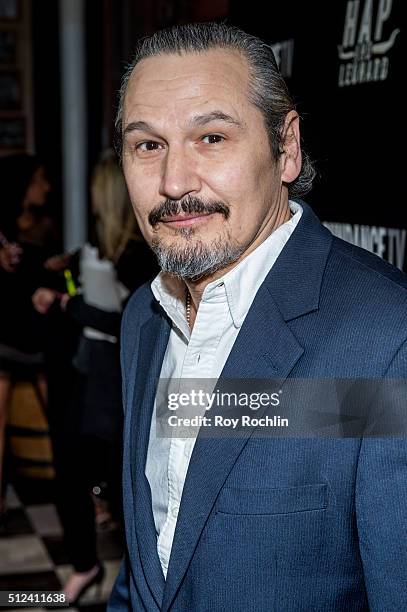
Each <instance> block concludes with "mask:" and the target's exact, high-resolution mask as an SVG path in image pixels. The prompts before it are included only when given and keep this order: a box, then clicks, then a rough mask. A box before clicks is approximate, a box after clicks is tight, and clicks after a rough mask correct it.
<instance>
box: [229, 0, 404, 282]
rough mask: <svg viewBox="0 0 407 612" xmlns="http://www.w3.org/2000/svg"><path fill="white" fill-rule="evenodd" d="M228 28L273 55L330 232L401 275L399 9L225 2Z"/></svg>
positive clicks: (380, 3) (361, 2)
mask: <svg viewBox="0 0 407 612" xmlns="http://www.w3.org/2000/svg"><path fill="white" fill-rule="evenodd" d="M230 9H231V10H230V17H231V21H232V23H234V24H236V25H239V26H241V27H243V28H244V29H246V30H247V31H249V32H251V33H253V34H256V35H258V36H261V37H262V38H263V39H264V40H265V41H267V42H268V43H269V44H271V45H272V46H273V49H274V53H275V55H276V58H277V61H278V62H279V65H280V69H281V71H282V73H283V75H284V77H285V78H286V80H287V83H288V85H289V88H290V90H291V92H292V93H293V95H294V98H295V100H296V102H297V108H298V111H299V113H300V115H301V117H302V120H303V122H302V135H303V145H304V148H306V149H307V150H308V151H309V153H310V155H311V157H312V159H313V160H314V161H315V163H316V167H317V171H318V178H317V181H316V183H315V187H314V189H313V191H312V192H311V193H310V194H309V195H308V196H307V198H306V199H307V200H308V202H309V203H310V204H311V205H312V206H313V208H314V210H315V211H316V212H317V214H318V216H319V217H320V219H321V220H323V221H324V223H325V224H326V225H327V227H329V229H330V230H331V231H332V232H333V233H334V234H336V235H338V236H340V237H341V238H344V239H345V240H347V241H349V242H352V243H354V244H357V245H359V246H362V247H364V248H366V249H368V250H370V251H372V252H374V253H376V254H377V255H379V256H380V257H382V258H383V259H385V260H387V261H389V262H391V263H392V264H394V265H396V266H398V267H399V268H401V269H404V270H405V271H406V270H407V248H406V247H407V244H406V237H407V214H406V209H407V194H406V192H407V185H406V176H407V172H406V165H407V142H406V138H407V125H406V114H407V102H406V97H405V95H404V94H403V90H404V81H405V80H406V76H407V69H406V60H407V55H406V50H407V48H406V35H407V31H406V25H407V19H406V16H407V2H406V1H405V0H331V1H327V0H325V1H322V0H308V1H307V0H302V1H301V0H298V1H296V0H292V1H291V2H290V1H289V0H286V1H285V2H281V1H270V0H269V1H268V2H266V3H264V0H263V2H260V1H257V0H252V1H250V2H242V1H240V0H231V5H230Z"/></svg>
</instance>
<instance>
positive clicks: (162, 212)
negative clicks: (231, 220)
mask: <svg viewBox="0 0 407 612" xmlns="http://www.w3.org/2000/svg"><path fill="white" fill-rule="evenodd" d="M182 212H184V213H188V214H191V213H198V214H208V215H209V214H212V213H220V214H221V215H223V216H224V217H225V219H227V218H228V217H229V214H230V208H229V206H228V205H227V204H225V203H224V202H221V201H216V200H215V201H212V202H204V201H203V200H201V199H200V198H197V197H196V196H187V197H186V198H185V199H184V200H171V199H169V198H167V199H166V200H164V202H161V204H158V205H157V206H156V207H155V208H153V210H152V211H151V212H150V214H149V215H148V221H149V223H150V225H152V227H154V226H155V225H157V223H159V222H160V221H161V220H162V219H164V218H165V217H172V216H175V215H179V214H181V213H182Z"/></svg>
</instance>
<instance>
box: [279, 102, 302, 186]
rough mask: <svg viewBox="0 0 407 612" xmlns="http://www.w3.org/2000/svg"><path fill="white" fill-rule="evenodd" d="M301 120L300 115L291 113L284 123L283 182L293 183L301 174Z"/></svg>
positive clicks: (282, 147) (282, 148) (282, 149)
mask: <svg viewBox="0 0 407 612" xmlns="http://www.w3.org/2000/svg"><path fill="white" fill-rule="evenodd" d="M301 162H302V156H301V146H300V118H299V116H298V113H297V112H295V111H294V110H293V111H290V112H289V113H287V116H286V118H285V121H284V128H283V138H282V144H281V159H280V163H281V180H282V182H283V183H292V182H293V181H295V179H296V178H297V176H298V175H299V173H300V172H301Z"/></svg>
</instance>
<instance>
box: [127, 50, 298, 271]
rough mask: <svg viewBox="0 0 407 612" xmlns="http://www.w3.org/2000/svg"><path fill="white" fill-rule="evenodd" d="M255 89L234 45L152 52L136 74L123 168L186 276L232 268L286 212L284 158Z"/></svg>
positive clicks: (168, 258)
mask: <svg viewBox="0 0 407 612" xmlns="http://www.w3.org/2000/svg"><path fill="white" fill-rule="evenodd" d="M248 88H249V73H248V67H247V63H246V61H245V60H244V59H243V58H242V57H241V56H240V54H238V53H236V52H233V51H230V50H229V51H228V50H217V49H215V50H211V51H207V52H205V53H201V54H193V53H191V54H185V55H182V56H178V55H160V56H156V57H152V58H148V59H145V60H142V61H141V62H140V64H138V65H137V66H136V68H135V70H134V72H133V74H132V76H131V79H130V82H129V85H128V89H127V93H126V97H125V101H124V110H123V130H124V143H123V167H124V173H125V177H126V181H127V185H128V189H129V193H130V198H131V201H132V205H133V208H134V211H135V214H136V217H137V220H138V223H139V225H140V228H141V231H142V233H143V235H144V237H145V238H146V240H147V242H148V243H149V244H150V245H151V246H152V247H153V249H154V250H155V251H156V252H157V253H158V254H159V255H160V261H161V264H162V265H163V266H164V268H166V267H167V268H168V271H172V272H175V273H177V272H178V273H179V276H183V277H185V278H194V277H197V276H205V274H206V275H207V274H209V273H211V272H214V271H215V270H216V269H222V270H225V269H227V267H228V265H230V264H231V263H232V262H235V261H237V260H239V259H240V258H242V257H243V256H245V255H246V254H248V253H249V252H250V251H252V250H253V249H254V248H255V247H256V246H258V244H260V243H261V242H262V241H263V240H264V239H265V238H266V237H267V236H268V235H269V234H270V233H271V231H272V230H273V227H274V225H275V222H276V219H277V218H278V216H279V215H281V208H282V206H283V200H284V198H283V197H282V193H283V194H284V195H285V197H286V192H285V191H284V190H282V179H281V170H280V165H279V164H278V163H276V162H275V160H274V159H273V158H272V155H271V150H270V145H269V140H268V135H267V132H266V129H265V124H264V119H263V116H262V114H261V112H260V111H259V110H258V109H257V108H256V107H255V106H254V105H253V104H252V103H251V102H250V101H249V99H248ZM163 262H164V263H163ZM168 262H169V263H168ZM191 262H192V263H191ZM194 262H195V263H194ZM167 264H168V265H167ZM171 266H173V267H172V268H171Z"/></svg>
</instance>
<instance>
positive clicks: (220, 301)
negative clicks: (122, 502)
mask: <svg viewBox="0 0 407 612" xmlns="http://www.w3.org/2000/svg"><path fill="white" fill-rule="evenodd" d="M290 209H291V212H292V213H293V216H292V217H291V218H290V219H289V220H288V221H287V222H286V223H284V224H283V225H280V227H278V228H277V229H276V230H275V231H274V232H273V233H272V234H271V235H270V236H269V237H268V238H267V239H266V240H265V241H264V242H262V243H261V244H260V245H259V246H258V247H257V248H256V249H255V250H254V251H252V253H250V254H249V255H248V256H247V257H245V258H244V259H243V260H242V261H241V262H240V263H239V264H238V265H237V266H235V267H234V268H233V269H232V270H230V271H229V272H227V273H226V274H225V275H224V276H223V277H222V278H219V279H217V280H215V281H213V282H212V283H209V284H208V285H207V286H206V287H205V290H204V292H203V295H202V299H201V301H200V303H199V308H198V312H197V315H196V319H195V323H194V327H193V330H192V332H190V330H189V327H188V324H187V321H186V316H185V314H186V313H185V285H184V283H183V282H181V281H179V280H177V279H174V278H170V277H169V276H168V275H167V274H164V273H163V272H160V274H158V276H157V277H156V278H155V279H154V281H153V282H152V284H151V289H152V292H153V294H154V296H155V298H156V299H157V300H158V302H159V303H160V305H161V306H162V308H163V309H164V310H165V311H166V313H167V314H168V316H169V317H170V318H171V320H172V329H171V332H170V336H169V340H168V345H167V349H166V352H165V356H164V360H163V364H162V368H161V374H160V378H161V379H174V378H175V379H182V378H196V379H200V378H212V379H218V378H219V376H220V374H221V372H222V369H223V366H224V365H225V363H226V360H227V358H228V356H229V353H230V351H231V349H232V346H233V344H234V342H235V340H236V338H237V335H238V333H239V330H240V327H241V326H242V324H243V321H244V319H245V317H246V315H247V313H248V311H249V309H250V306H251V304H252V302H253V300H254V298H255V295H256V293H257V291H258V290H259V288H260V286H261V284H262V283H263V281H264V279H265V278H266V276H267V274H268V272H269V271H270V269H271V267H272V266H273V264H274V263H275V261H276V259H277V257H278V256H279V255H280V253H281V251H282V249H283V248H284V245H285V244H286V242H287V241H288V239H289V238H290V236H291V234H292V232H293V231H294V229H295V227H296V226H297V223H298V221H299V220H300V218H301V215H302V208H301V206H300V205H299V204H297V203H296V202H292V201H290ZM242 288H243V290H242ZM155 421H156V407H155V406H154V413H153V417H152V421H151V428H150V439H149V446H148V453H147V462H146V470H145V473H146V476H147V479H148V482H149V484H150V488H151V496H152V506H153V515H154V523H155V528H156V533H157V551H158V556H159V558H160V562H161V566H162V569H163V573H164V576H165V577H166V576H167V570H168V563H169V559H170V554H171V548H172V542H173V538H174V532H175V527H176V524H177V516H178V511H179V506H180V502H181V496H182V490H183V487H184V482H185V478H186V475H187V471H188V466H189V461H190V458H191V455H192V451H193V448H194V444H195V440H196V438H175V437H173V438H159V437H156V427H155Z"/></svg>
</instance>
